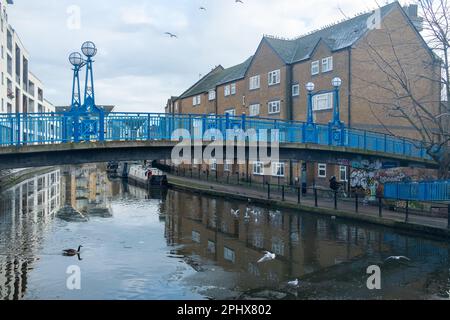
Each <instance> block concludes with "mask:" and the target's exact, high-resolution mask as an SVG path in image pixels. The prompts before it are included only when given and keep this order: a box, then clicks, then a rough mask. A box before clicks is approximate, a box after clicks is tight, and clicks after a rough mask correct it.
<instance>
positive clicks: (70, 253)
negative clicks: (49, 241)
mask: <svg viewBox="0 0 450 320" xmlns="http://www.w3.org/2000/svg"><path fill="white" fill-rule="evenodd" d="M82 247H83V246H82V245H80V246H79V247H78V250H76V249H66V250H63V255H65V256H68V257H73V256H76V255H77V254H80V252H81V248H82Z"/></svg>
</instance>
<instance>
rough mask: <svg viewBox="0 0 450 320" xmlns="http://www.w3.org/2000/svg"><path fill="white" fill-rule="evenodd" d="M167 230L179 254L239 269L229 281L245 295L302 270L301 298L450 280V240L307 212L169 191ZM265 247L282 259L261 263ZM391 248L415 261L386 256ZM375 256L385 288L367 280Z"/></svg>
mask: <svg viewBox="0 0 450 320" xmlns="http://www.w3.org/2000/svg"><path fill="white" fill-rule="evenodd" d="M236 209H239V210H240V212H241V213H245V212H247V213H248V214H241V215H240V216H239V217H238V218H237V217H236V216H235V215H233V213H232V210H236ZM165 233H166V237H167V241H168V244H169V245H173V244H183V245H184V247H183V248H182V249H180V250H179V252H178V253H179V254H183V255H188V256H192V255H197V256H199V257H202V258H203V259H205V260H208V259H209V260H211V261H213V262H214V264H217V265H219V266H220V267H222V268H223V269H224V270H225V271H228V272H235V273H236V274H237V275H238V277H237V278H235V279H234V280H233V281H234V283H233V284H232V285H231V286H230V287H231V288H233V287H234V288H240V291H241V292H242V293H243V295H241V297H246V294H250V295H254V294H256V293H255V292H258V291H261V292H262V291H264V292H266V293H267V292H269V293H270V291H267V289H268V288H269V289H270V290H276V291H278V292H279V291H280V290H281V291H283V290H284V289H283V286H282V284H283V283H286V282H287V281H289V280H293V279H296V278H300V279H303V281H304V282H303V283H304V284H305V285H304V286H303V289H304V290H303V292H302V290H300V293H301V294H303V296H301V297H302V298H338V299H340V298H343V297H348V298H356V299H361V298H362V299H364V298H389V297H391V295H392V296H393V297H394V298H402V296H403V297H404V298H407V297H411V298H420V297H423V296H425V295H426V293H427V294H429V293H430V292H427V290H428V289H426V288H428V287H430V288H431V287H432V286H431V284H432V283H433V285H434V286H435V288H434V289H433V290H432V291H433V293H434V294H436V295H444V294H445V290H446V288H448V284H447V279H448V266H449V263H448V261H449V250H448V246H447V244H445V243H441V244H437V243H434V242H431V241H426V240H422V239H418V238H411V237H405V236H401V235H399V234H396V233H394V232H392V231H390V230H386V229H379V228H374V227H368V226H361V225H357V224H356V225H351V224H346V223H342V222H338V221H335V220H331V219H328V218H320V217H317V216H313V215H309V214H302V215H299V214H296V213H291V212H281V211H278V210H274V209H271V208H260V207H258V206H253V205H251V204H243V203H237V202H232V201H231V202H230V201H223V200H220V199H212V198H208V197H202V196H199V195H196V194H185V193H178V192H170V193H169V195H168V198H167V219H166V232H165ZM266 250H267V251H270V252H273V253H276V254H277V259H276V260H275V261H273V262H270V263H265V264H257V263H256V261H258V259H259V258H261V256H262V255H263V252H264V251H266ZM393 254H395V255H406V256H408V257H410V258H411V259H412V260H413V262H412V263H411V264H410V265H403V264H390V265H389V264H386V263H384V259H385V258H386V257H388V256H390V255H393ZM204 263H208V262H206V261H205V262H204ZM373 264H377V265H380V266H382V267H383V272H384V273H383V290H382V291H381V292H369V291H368V290H367V288H366V287H365V282H366V279H367V276H366V268H367V267H368V266H369V265H373ZM434 272H437V273H438V274H439V279H437V278H436V275H435V274H433V273H434ZM212 282H213V283H214V281H212ZM402 286H405V288H403V289H402ZM436 286H437V287H439V289H437V287H436ZM406 287H411V288H414V291H410V290H409V291H408V290H407V289H406ZM419 288H420V289H419ZM255 290H256V291H255ZM284 291H285V290H284ZM298 293H299V292H296V294H298ZM205 294H208V293H207V292H205ZM297 297H298V296H297Z"/></svg>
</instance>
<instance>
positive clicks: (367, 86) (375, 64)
mask: <svg viewBox="0 0 450 320" xmlns="http://www.w3.org/2000/svg"><path fill="white" fill-rule="evenodd" d="M418 6H419V11H420V13H421V15H422V17H423V27H424V30H423V37H424V39H425V42H426V43H425V42H423V41H422V40H421V39H420V37H418V36H417V32H416V31H415V30H414V29H413V28H411V26H410V25H408V24H405V23H404V21H405V20H404V17H402V15H401V12H400V11H399V12H398V13H397V15H395V14H394V15H392V17H390V18H389V19H385V21H383V24H382V26H381V28H380V29H379V30H373V31H372V32H371V33H370V34H369V35H368V36H367V37H366V39H364V41H363V42H362V44H361V45H360V46H359V48H360V49H359V52H358V53H357V54H356V56H357V58H359V59H360V60H361V61H360V62H364V63H365V64H366V66H369V72H366V73H363V74H361V73H362V72H361V70H356V72H355V71H353V73H352V75H353V76H354V77H355V78H356V79H358V80H359V83H360V84H361V87H360V88H359V89H358V90H357V92H358V94H357V97H358V98H359V99H360V101H361V100H364V101H365V102H366V104H368V105H369V107H370V110H371V113H372V115H373V116H374V117H375V118H376V119H377V120H378V122H379V123H380V124H381V125H382V127H383V128H384V129H385V130H386V131H387V132H388V133H390V134H392V135H395V136H401V137H405V136H407V137H414V138H416V139H417V140H418V141H420V143H417V147H425V148H426V151H427V154H428V155H429V156H431V157H432V158H433V159H434V160H435V161H436V162H437V163H438V164H439V177H440V178H443V179H446V178H449V177H450V174H449V169H450V132H449V123H450V86H449V81H450V69H449V68H450V61H449V59H450V57H449V51H450V44H449V34H450V7H449V3H448V1H447V0H418Z"/></svg>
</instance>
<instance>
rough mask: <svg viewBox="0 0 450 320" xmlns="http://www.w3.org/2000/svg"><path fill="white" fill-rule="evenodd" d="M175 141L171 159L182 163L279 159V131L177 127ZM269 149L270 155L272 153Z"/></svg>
mask: <svg viewBox="0 0 450 320" xmlns="http://www.w3.org/2000/svg"><path fill="white" fill-rule="evenodd" d="M172 141H178V142H179V143H178V144H177V145H176V146H175V147H174V148H173V149H172V157H171V160H172V163H173V164H175V165H180V164H188V165H191V164H194V165H199V164H203V163H206V164H213V163H214V164H227V163H235V164H240V165H245V164H246V163H247V160H248V161H249V162H256V161H258V162H262V163H264V164H266V165H268V164H270V163H272V162H279V159H280V131H279V130H265V129H263V130H254V129H249V130H247V131H244V130H242V129H228V130H226V132H225V134H223V133H222V131H220V130H217V129H211V130H207V131H206V132H205V133H204V134H203V132H202V130H201V129H197V130H194V134H193V135H191V133H190V132H189V131H188V130H186V129H178V130H175V131H174V132H173V134H172ZM269 149H270V156H269Z"/></svg>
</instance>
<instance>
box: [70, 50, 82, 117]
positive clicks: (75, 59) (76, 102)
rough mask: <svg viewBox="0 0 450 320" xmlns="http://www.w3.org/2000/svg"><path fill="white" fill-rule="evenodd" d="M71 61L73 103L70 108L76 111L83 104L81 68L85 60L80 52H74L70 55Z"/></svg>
mask: <svg viewBox="0 0 450 320" xmlns="http://www.w3.org/2000/svg"><path fill="white" fill-rule="evenodd" d="M69 62H70V63H71V64H72V66H73V85H72V103H71V104H70V109H71V111H76V110H78V109H79V108H80V106H81V91H80V69H81V68H82V67H83V66H84V64H85V61H84V60H83V57H82V56H81V54H80V53H78V52H73V53H71V54H70V56H69Z"/></svg>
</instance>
